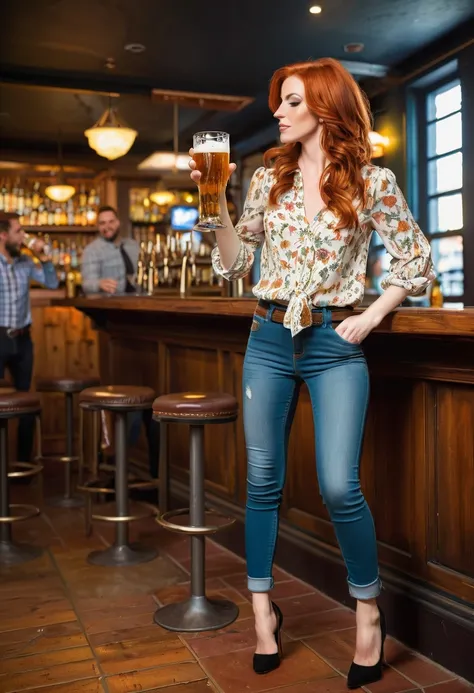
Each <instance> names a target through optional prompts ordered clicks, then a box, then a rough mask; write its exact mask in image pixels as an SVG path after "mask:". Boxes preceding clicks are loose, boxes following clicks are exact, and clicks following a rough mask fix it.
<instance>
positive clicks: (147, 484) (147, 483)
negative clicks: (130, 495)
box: [77, 477, 160, 493]
mask: <svg viewBox="0 0 474 693" xmlns="http://www.w3.org/2000/svg"><path fill="white" fill-rule="evenodd" d="M110 480H113V479H112V478H111V477H110V478H109V481H110ZM104 482H105V483H106V482H107V479H102V480H101V479H90V480H89V481H86V482H85V483H83V484H81V486H77V490H78V491H81V492H82V493H115V485H113V486H94V484H101V483H104ZM159 483H160V482H159V479H149V480H146V479H144V480H143V481H131V482H130V483H128V484H127V488H128V490H129V491H130V490H132V489H146V488H158V486H159Z"/></svg>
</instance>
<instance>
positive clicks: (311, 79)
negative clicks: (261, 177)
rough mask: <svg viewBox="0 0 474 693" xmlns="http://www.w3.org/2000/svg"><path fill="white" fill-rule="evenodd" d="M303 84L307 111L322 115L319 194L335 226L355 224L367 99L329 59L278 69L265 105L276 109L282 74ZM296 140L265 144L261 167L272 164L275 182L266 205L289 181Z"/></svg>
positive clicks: (365, 156)
mask: <svg viewBox="0 0 474 693" xmlns="http://www.w3.org/2000/svg"><path fill="white" fill-rule="evenodd" d="M293 76H295V77H298V78H299V79H301V81H302V82H303V84H304V88H305V101H306V104H307V106H308V108H309V110H310V111H311V113H312V114H313V115H314V116H315V117H316V118H318V119H321V120H322V121H323V123H322V124H321V128H322V130H321V140H320V141H321V148H322V150H323V152H324V154H325V155H326V159H327V161H328V162H329V163H328V164H327V166H326V168H325V170H324V172H323V175H322V176H321V182H320V194H321V198H322V200H323V202H324V204H325V205H326V206H327V208H328V209H329V210H331V211H332V212H333V213H334V214H335V215H336V216H337V217H338V224H337V228H355V226H356V225H357V221H358V220H357V211H356V209H355V208H354V200H358V201H359V204H360V205H363V204H364V203H365V200H366V194H365V185H364V180H363V178H362V172H361V169H362V167H363V166H365V165H366V164H369V163H370V158H371V145H370V142H369V131H370V127H371V115H370V107H369V102H368V99H367V97H366V96H365V94H364V93H363V92H362V91H361V90H360V88H359V86H358V84H357V82H356V81H355V80H354V78H353V77H352V75H350V74H349V72H348V71H347V70H346V69H345V68H344V67H343V66H342V65H341V63H339V62H338V61H337V60H334V59H333V58H321V59H319V60H315V61H310V62H303V63H295V64H293V65H287V66H286V67H282V68H280V69H279V70H277V71H276V72H275V73H274V75H273V77H272V80H271V82H270V94H269V99H268V104H269V106H270V109H271V111H272V113H275V112H276V111H277V110H278V108H279V106H280V104H281V87H282V84H283V82H284V81H285V79H287V77H293ZM300 152H301V144H300V143H299V142H294V143H292V144H284V145H282V146H281V147H273V148H272V149H269V150H268V151H267V152H266V153H265V156H264V161H265V166H267V167H273V168H274V173H275V178H276V182H275V183H274V185H273V187H272V189H271V192H270V200H269V201H270V204H272V205H274V204H277V202H278V198H279V197H280V195H282V194H284V193H286V192H287V191H288V190H290V189H291V187H292V186H293V179H294V174H295V171H296V169H297V168H298V158H299V155H300Z"/></svg>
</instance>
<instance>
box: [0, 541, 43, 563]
mask: <svg viewBox="0 0 474 693" xmlns="http://www.w3.org/2000/svg"><path fill="white" fill-rule="evenodd" d="M42 554H43V549H41V548H39V547H37V546H28V544H14V543H13V542H6V541H0V565H6V566H10V565H19V564H20V563H26V562H27V561H34V560H35V558H39V557H40V556H42Z"/></svg>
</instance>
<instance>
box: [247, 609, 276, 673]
mask: <svg viewBox="0 0 474 693" xmlns="http://www.w3.org/2000/svg"><path fill="white" fill-rule="evenodd" d="M272 607H273V611H274V612H275V615H276V617H277V627H276V630H275V632H274V633H273V635H274V636H275V641H276V644H277V647H278V652H275V653H274V654H269V655H267V654H254V656H253V670H254V672H255V673H256V674H269V673H270V672H271V671H273V670H274V669H278V667H279V666H280V659H281V658H282V657H283V648H282V645H281V627H282V625H283V614H282V613H281V611H280V609H279V608H278V606H277V605H276V604H274V603H273V602H272Z"/></svg>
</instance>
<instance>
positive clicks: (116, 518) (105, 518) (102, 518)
mask: <svg viewBox="0 0 474 693" xmlns="http://www.w3.org/2000/svg"><path fill="white" fill-rule="evenodd" d="M140 505H141V506H142V507H143V508H144V510H147V512H142V513H140V514H139V515H125V516H120V515H98V514H92V515H91V518H92V519H93V520H97V521H98V522H135V521H137V520H145V519H146V518H147V517H153V515H156V514H157V513H158V508H155V507H153V506H152V505H147V504H146V503H141V504H140Z"/></svg>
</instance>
